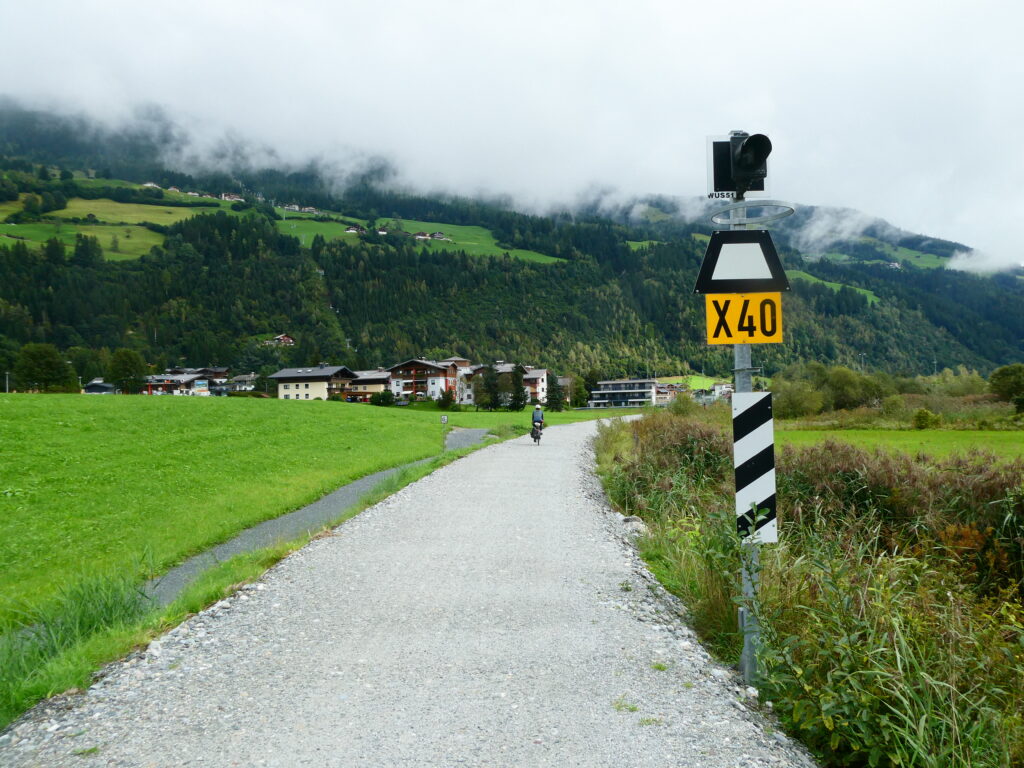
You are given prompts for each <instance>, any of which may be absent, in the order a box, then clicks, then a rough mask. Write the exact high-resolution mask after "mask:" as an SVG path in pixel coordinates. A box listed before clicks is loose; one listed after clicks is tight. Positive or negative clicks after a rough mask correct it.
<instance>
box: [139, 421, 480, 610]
mask: <svg viewBox="0 0 1024 768" xmlns="http://www.w3.org/2000/svg"><path fill="white" fill-rule="evenodd" d="M486 435H487V430H486V429H461V428H455V429H452V431H451V432H449V433H448V434H447V435H446V436H445V448H446V449H447V450H449V451H455V450H458V449H460V448H468V447H470V446H472V445H476V444H477V443H479V442H480V441H482V440H483V439H484V437H485V436H486ZM428 461H430V459H421V460H420V461H414V462H412V463H410V464H405V465H403V466H400V467H393V468H392V469H384V470H381V471H380V472H374V473H373V474H372V475H366V476H365V477H361V478H359V479H358V480H354V481H353V482H351V483H349V484H348V485H343V486H342V487H341V488H338V489H337V490H335V491H332V492H331V493H329V494H327V495H326V496H324V497H322V498H320V499H317V500H316V501H314V502H313V503H312V504H307V505H306V506H305V507H302V509H297V510H295V511H294V512H289V513H288V514H285V515H281V516H280V517H275V518H273V519H271V520H264V521H263V522H262V523H258V524H256V525H254V526H252V527H251V528H246V529H245V530H244V531H242V532H241V533H239V534H238V535H237V536H235V537H234V538H232V539H229V540H228V541H225V542H223V543H222V544H218V545H217V546H215V547H212V548H210V549H208V550H206V551H205V552H200V553H199V554H198V555H195V556H193V557H190V558H189V559H188V560H186V561H185V562H183V563H182V564H181V565H178V566H176V567H174V568H172V569H171V570H169V571H168V572H167V573H165V574H163V575H162V576H159V577H158V578H155V579H151V580H150V581H148V582H146V584H145V586H144V587H143V589H144V591H145V593H146V595H148V596H149V598H150V599H151V600H153V601H154V602H155V603H156V604H157V605H159V606H165V605H170V604H171V603H172V602H174V600H175V599H176V598H177V597H178V595H180V594H181V593H182V592H183V591H184V590H185V588H186V587H187V586H188V585H189V584H191V583H192V582H193V581H195V580H196V579H197V578H199V577H200V576H201V575H202V574H203V573H204V572H205V571H207V570H209V569H210V568H212V567H213V566H215V565H217V564H218V563H222V562H224V561H225V560H230V559H231V558H232V557H235V556H236V555H241V554H243V553H245V552H255V551H256V550H257V549H264V548H266V547H272V546H274V545H275V544H279V543H281V542H283V541H291V540H292V539H296V538H298V537H299V536H302V535H303V534H307V533H309V532H310V531H316V530H319V529H320V528H321V527H322V526H324V525H325V524H327V523H330V522H331V521H332V520H337V519H338V517H340V516H341V515H342V514H343V513H344V512H345V511H346V510H348V509H350V508H352V507H353V506H355V505H356V504H358V503H359V500H360V499H362V498H363V497H364V496H365V495H366V494H367V493H369V492H370V491H372V490H373V489H374V487H376V485H377V484H378V483H379V482H381V481H382V480H384V479H386V478H388V477H390V476H391V475H393V474H395V473H396V472H400V471H401V470H403V469H405V467H412V466H415V465H417V464H423V463H425V462H428Z"/></svg>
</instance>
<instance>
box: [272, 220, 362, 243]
mask: <svg viewBox="0 0 1024 768" xmlns="http://www.w3.org/2000/svg"><path fill="white" fill-rule="evenodd" d="M274 223H275V224H276V225H277V229H278V231H279V232H280V233H281V234H282V235H291V236H292V237H297V238H298V239H299V242H300V243H302V245H303V246H304V247H306V248H308V247H309V246H311V245H312V244H313V238H314V237H316V236H317V235H320V236H322V237H323V238H324V239H325V240H341V239H343V238H347V239H349V240H352V241H353V242H355V241H357V240H358V239H359V235H357V234H355V233H353V234H351V235H350V234H348V233H346V232H345V227H347V226H348V225H347V224H339V223H338V222H336V221H313V220H312V219H310V218H295V216H294V214H289V216H288V218H287V219H284V220H282V221H277V222H274Z"/></svg>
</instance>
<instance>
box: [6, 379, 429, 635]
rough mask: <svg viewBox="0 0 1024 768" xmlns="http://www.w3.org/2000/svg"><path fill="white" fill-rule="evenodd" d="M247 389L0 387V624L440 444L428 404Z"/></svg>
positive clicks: (176, 558) (178, 557) (160, 563)
mask: <svg viewBox="0 0 1024 768" xmlns="http://www.w3.org/2000/svg"><path fill="white" fill-rule="evenodd" d="M403 410H404V409H390V408H389V409H384V408H373V407H370V406H359V405H349V404H345V403H329V402H311V403H303V404H302V405H301V406H297V405H296V404H295V403H291V402H286V401H283V400H256V399H249V398H178V397H153V398H149V397H143V396H134V397H92V396H84V395H2V394H0V562H2V563H3V564H4V565H3V568H0V628H2V627H3V626H4V624H6V623H7V622H9V621H10V619H11V618H12V610H14V609H16V608H17V607H19V606H20V607H28V608H33V607H37V606H39V605H42V604H45V603H46V602H47V601H48V599H50V598H52V597H53V596H54V595H55V594H56V592H57V591H58V590H59V589H60V588H62V587H64V586H67V585H69V584H74V583H77V582H79V581H80V580H82V579H83V578H88V577H89V576H90V575H93V574H108V573H110V572H111V571H114V570H117V571H121V572H124V573H130V574H133V575H136V576H139V577H141V576H142V575H143V574H142V573H141V568H142V567H149V566H151V567H152V568H153V570H154V571H155V572H157V573H159V572H163V571H165V570H166V569H167V568H168V567H170V566H172V565H174V564H176V563H178V562H180V561H182V560H183V559H184V558H185V557H186V556H188V555H190V554H193V553H195V552H199V551H202V550H205V549H207V548H209V547H210V546H212V545H214V544H216V543H218V542H220V541H224V540H225V539H228V538H230V537H231V536H232V535H234V534H235V533H237V532H238V531H240V530H243V529H244V528H247V527H249V526H252V525H254V524H256V523H258V522H260V521H263V520H267V519H270V518H274V517H278V516H280V515H281V514H284V513H286V512H289V511H291V510H293V509H297V508H299V507H301V506H303V505H305V504H308V503H310V502H312V501H314V500H315V499H317V498H320V497H321V496H323V495H324V494H325V493H327V492H329V491H331V490H334V489H335V488H337V487H339V486H341V485H343V484H345V483H348V482H350V481H352V480H355V479H357V478H359V477H362V476H363V475H366V474H369V473H372V472H376V471H378V470H381V469H385V468H388V467H393V466H396V465H399V464H404V463H407V462H410V461H414V460H416V459H420V458H423V457H426V456H430V455H433V454H436V453H439V452H440V448H441V435H442V428H441V424H440V419H438V418H437V417H436V415H435V414H429V413H424V414H417V413H415V412H403Z"/></svg>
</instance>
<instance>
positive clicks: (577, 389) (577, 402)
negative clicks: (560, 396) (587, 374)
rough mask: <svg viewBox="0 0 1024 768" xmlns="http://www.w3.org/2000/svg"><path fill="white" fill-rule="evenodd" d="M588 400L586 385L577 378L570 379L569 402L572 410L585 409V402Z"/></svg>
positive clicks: (588, 394) (588, 393)
mask: <svg viewBox="0 0 1024 768" xmlns="http://www.w3.org/2000/svg"><path fill="white" fill-rule="evenodd" d="M589 400H590V392H588V391H587V385H586V384H584V383H583V379H581V378H580V377H579V376H573V377H572V398H571V399H570V400H569V402H570V403H571V404H572V407H573V408H585V407H586V405H587V402H588V401H589Z"/></svg>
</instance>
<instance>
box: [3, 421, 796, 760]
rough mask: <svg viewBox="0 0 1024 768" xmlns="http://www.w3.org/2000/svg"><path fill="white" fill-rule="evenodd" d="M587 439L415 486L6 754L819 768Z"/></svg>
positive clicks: (40, 723) (72, 702) (16, 737)
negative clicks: (623, 507)
mask: <svg viewBox="0 0 1024 768" xmlns="http://www.w3.org/2000/svg"><path fill="white" fill-rule="evenodd" d="M594 430H595V427H594V425H593V423H592V422H591V423H585V424H579V425H574V426H564V427H554V428H550V429H548V430H546V431H545V433H544V439H543V440H542V443H541V445H540V446H539V447H538V446H535V445H534V444H533V442H532V441H531V440H530V438H529V437H523V438H519V439H516V440H513V441H510V442H506V443H503V444H500V445H496V446H492V447H489V448H486V449H483V450H481V451H478V452H476V453H475V454H472V455H471V456H468V457H466V458H464V459H461V460H459V461H457V462H455V463H454V464H451V465H449V466H448V467H445V468H443V469H440V470H438V471H436V472H434V473H433V474H432V475H430V476H429V477H426V478H424V479H423V480H421V481H419V482H417V483H415V484H414V485H411V486H409V487H407V488H406V489H404V490H402V491H401V492H399V493H397V494H395V495H394V496H392V497H391V498H389V499H387V500H386V501H384V502H382V503H381V504H378V505H377V506H375V507H373V508H371V509H369V510H367V511H366V512H364V513H362V514H361V515H359V516H358V517H356V518H355V519H353V520H351V521H349V522H348V523H346V524H345V525H343V526H341V527H340V528H338V529H336V531H335V532H334V535H332V536H328V537H325V538H322V539H319V540H317V541H315V542H313V543H312V544H310V545H309V546H308V547H306V548H305V549H303V550H301V551H300V552H297V553H295V554H294V555H292V556H290V557H288V558H287V559H285V560H284V561H282V562H281V563H280V564H279V565H278V566H277V567H275V568H274V569H272V570H271V571H270V572H268V573H267V574H266V576H265V577H264V578H263V579H262V580H261V581H260V582H259V583H257V584H253V585H250V586H249V587H247V588H245V589H244V590H242V591H241V592H239V593H238V594H236V595H235V596H233V597H232V598H230V599H228V600H224V601H222V602H221V603H218V604H217V605H215V606H213V607H211V608H210V609H209V610H207V611H204V612H203V613H202V614H200V615H198V616H195V617H193V618H192V619H190V620H189V621H187V622H185V623H184V624H182V625H181V626H179V627H177V628H176V629H174V630H173V631H171V632H170V633H169V634H168V635H167V636H165V637H164V638H162V639H161V640H159V641H157V642H154V643H153V644H151V645H150V647H149V648H148V649H147V650H146V651H145V652H140V653H137V654H134V655H133V656H131V657H129V658H128V659H126V660H124V661H121V662H118V663H116V664H113V665H110V666H109V667H108V668H106V669H105V670H104V673H103V676H102V677H101V678H100V679H99V680H98V681H97V682H96V683H95V684H94V685H93V686H92V687H91V688H90V689H89V690H88V691H86V692H84V693H80V694H72V695H67V696H62V697H58V698H56V699H52V700H50V701H48V702H44V703H43V704H41V705H39V706H38V707H36V708H35V709H34V710H32V711H31V712H29V713H27V714H26V715H25V717H23V718H22V719H21V720H19V721H18V722H16V723H15V724H14V725H13V726H12V727H11V728H9V729H7V731H5V732H4V733H3V734H2V735H0V765H2V766H9V767H10V768H14V767H15V766H18V767H20V766H89V765H93V766H101V765H102V766H174V767H175V768H178V767H180V766H282V767H284V766H374V767H375V768H376V767H379V766H450V765H451V766H456V765H469V766H559V767H560V768H565V767H567V766H614V767H615V768H630V767H633V766H694V767H696V766H700V767H701V768H740V767H742V766H812V765H813V763H812V761H811V760H810V759H809V758H808V757H806V753H805V752H804V751H803V750H802V749H801V748H799V747H798V746H797V745H795V744H793V743H792V742H790V741H789V740H788V739H786V738H785V737H784V736H782V735H781V734H779V733H778V732H777V731H773V730H772V729H771V728H770V727H769V726H768V723H767V721H766V720H764V719H763V717H762V716H761V715H760V714H759V713H757V712H755V711H753V710H752V709H751V708H750V707H749V704H750V703H751V702H755V701H756V697H753V696H751V694H753V693H756V692H754V691H753V690H752V689H751V690H749V691H748V690H746V689H744V688H743V687H741V685H740V682H739V680H738V678H737V677H736V676H735V674H734V673H733V672H732V671H731V670H726V669H723V668H721V667H719V666H716V665H715V664H713V663H712V662H711V661H710V659H709V657H708V655H707V653H706V652H705V651H704V650H703V649H702V648H701V647H700V645H699V644H698V643H697V642H696V640H695V639H694V637H693V634H692V632H691V631H690V630H689V629H687V627H686V626H685V624H684V623H683V621H682V620H681V618H680V616H681V609H680V608H679V606H678V605H677V604H676V603H675V601H674V600H673V599H672V598H671V597H670V596H668V595H666V594H665V593H664V591H663V590H661V588H660V587H658V586H657V584H656V582H655V581H654V579H653V578H652V577H651V576H650V575H649V574H648V573H647V571H646V570H645V569H644V567H643V565H642V563H641V562H640V561H639V559H638V558H637V557H636V555H635V554H634V550H633V547H632V545H631V543H630V541H629V538H628V533H627V532H626V531H627V529H629V528H630V527H634V526H628V525H624V524H623V519H622V517H621V516H620V515H618V514H617V513H615V512H613V511H611V510H610V509H609V508H608V507H607V505H606V503H605V501H604V497H603V494H602V493H601V489H600V486H599V484H598V482H597V480H596V479H595V478H594V477H593V475H592V474H591V472H590V468H591V466H592V464H593V459H592V455H591V454H590V452H589V447H588V446H589V438H590V437H591V436H592V435H593V434H594ZM663 667H664V668H663Z"/></svg>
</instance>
